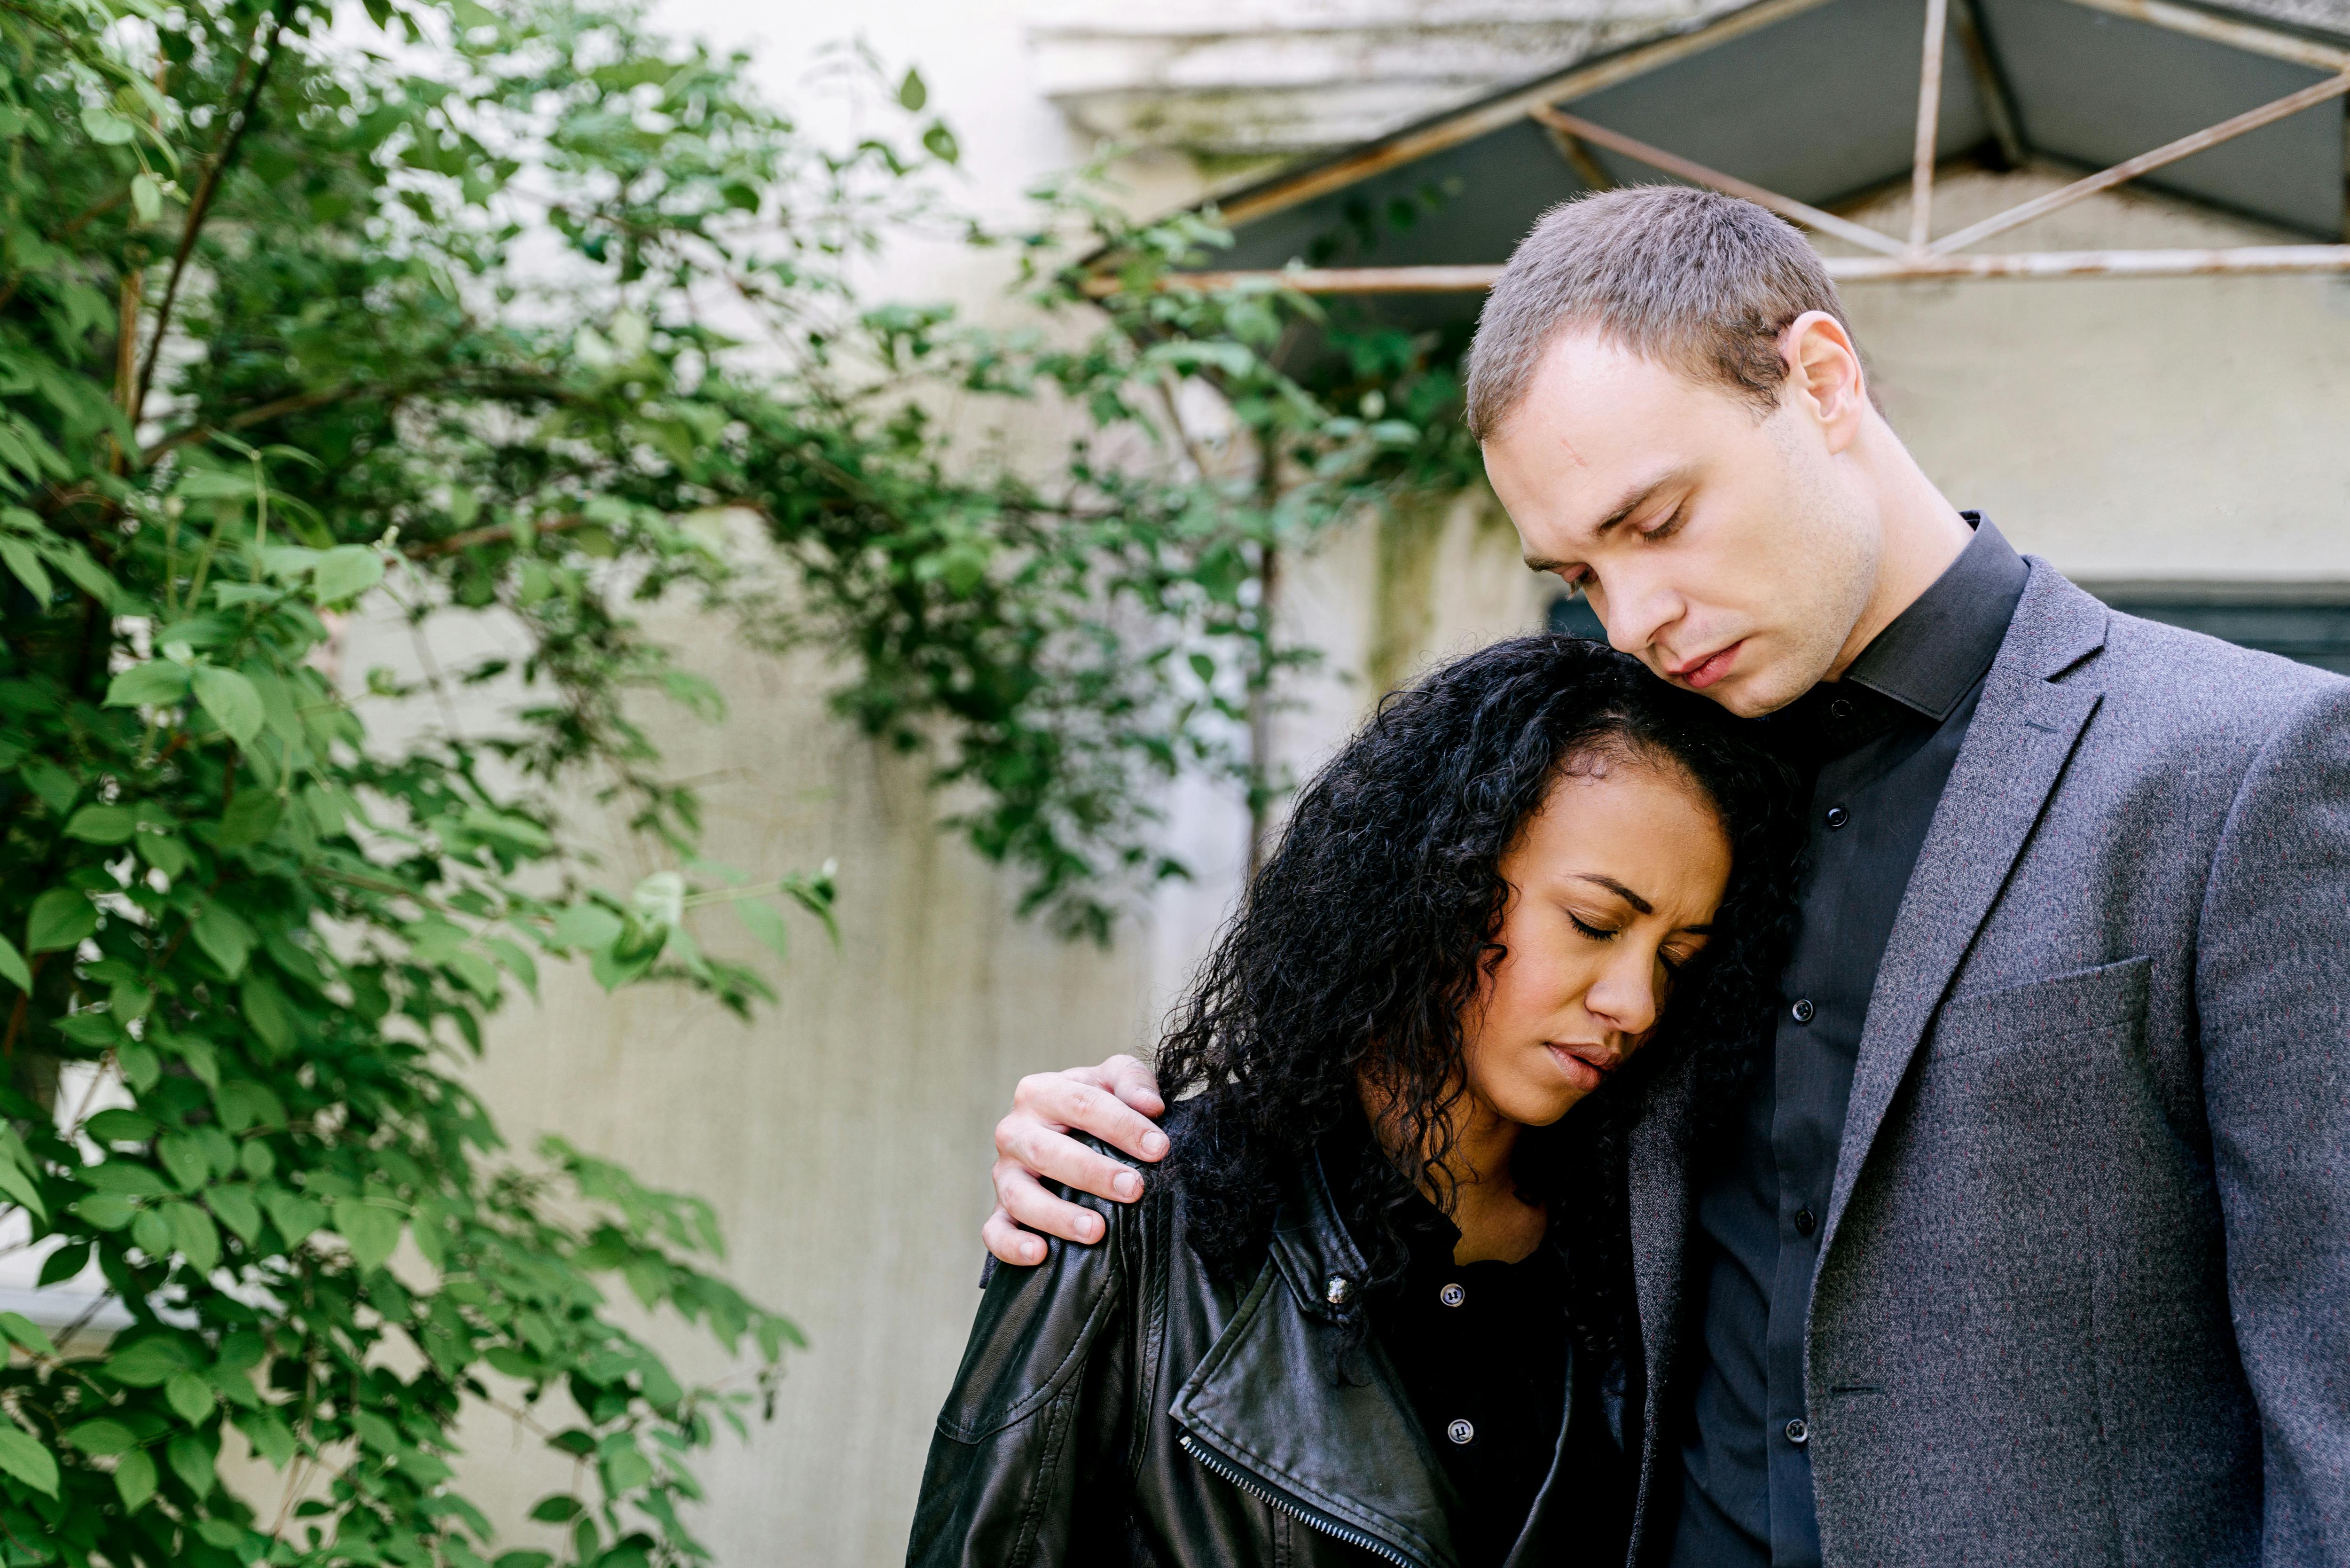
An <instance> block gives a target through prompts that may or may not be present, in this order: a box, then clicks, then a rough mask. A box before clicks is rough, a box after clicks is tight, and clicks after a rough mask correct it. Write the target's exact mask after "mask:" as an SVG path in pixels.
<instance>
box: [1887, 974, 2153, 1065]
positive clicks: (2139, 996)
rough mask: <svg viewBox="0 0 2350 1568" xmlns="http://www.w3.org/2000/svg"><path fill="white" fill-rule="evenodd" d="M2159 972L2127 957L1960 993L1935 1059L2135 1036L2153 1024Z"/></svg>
mask: <svg viewBox="0 0 2350 1568" xmlns="http://www.w3.org/2000/svg"><path fill="white" fill-rule="evenodd" d="M2153 970H2154V961H2153V960H2152V959H2147V958H2127V959H2123V960H2121V961H2119V962H2116V963H2106V964H2099V965H2097V966H2096V967H2095V968H2094V969H2076V970H2074V971H2070V972H2068V973H2065V974H2053V975H2050V976H2049V977H2048V978H2047V979H2045V980H2033V981H2024V982H2023V983H2022V984H2021V985H2008V986H2001V987H1999V988H1998V989H1996V990H1992V991H1977V992H1967V993H1965V994H1963V995H1960V996H1954V997H1952V998H1951V999H1950V1001H1948V1002H1944V1003H1943V1004H1942V1007H1941V1011H1940V1012H1939V1013H1937V1014H1936V1016H1935V1019H1934V1028H1933V1034H1932V1037H1931V1044H1930V1046H1929V1052H1928V1054H1929V1056H1930V1057H1931V1059H1933V1060H1935V1061H1950V1060H1952V1059H1954V1058H1958V1057H1965V1056H1981V1055H1988V1054H1992V1053H1995V1052H2000V1051H2007V1050H2013V1049H2018V1048H2021V1047H2023V1046H2028V1045H2034V1044H2041V1043H2043V1042H2045V1041H2051V1040H2060V1039H2063V1038H2064V1037H2065V1036H2067V1035H2074V1034H2106V1033H2137V1031H2138V1030H2139V1029H2140V1028H2142V1027H2143V1026H2144V1024H2145V1022H2146V1003H2147V984H2148V982H2149V981H2150V979H2151V977H2152V974H2153Z"/></svg>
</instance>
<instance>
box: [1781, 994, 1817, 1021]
mask: <svg viewBox="0 0 2350 1568" xmlns="http://www.w3.org/2000/svg"><path fill="white" fill-rule="evenodd" d="M1787 1011H1788V1012H1790V1013H1792V1014H1794V1019H1795V1022H1796V1023H1810V1022H1811V1021H1812V1019H1813V1017H1814V1015H1815V1014H1817V1013H1818V1012H1819V1009H1818V1008H1816V1007H1814V1006H1813V1005H1812V999H1811V998H1810V997H1808V996H1799V997H1797V998H1795V1005H1794V1006H1793V1007H1791V1008H1789V1009H1787Z"/></svg>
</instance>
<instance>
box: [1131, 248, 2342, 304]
mask: <svg viewBox="0 0 2350 1568" xmlns="http://www.w3.org/2000/svg"><path fill="white" fill-rule="evenodd" d="M1825 261H1826V265H1827V270H1828V275H1829V276H1831V277H1833V278H1835V280H1836V281H1837V282H1839V283H1905V282H1916V281H1921V280H1932V279H1963V278H2058V277H2117V278H2118V277H2219V276H2253V275H2281V274H2293V273H2350V244H2345V245H2235V246H2229V247H2223V248H2220V249H2217V250H2168V251H2131V250H2106V251H2021V252H2016V253H2013V254H2003V255H1979V256H1957V255H1938V254H1932V253H1929V254H1924V255H1917V254H1900V255H1892V256H1884V257H1877V256H1829V257H1827V258H1825ZM1501 275H1502V268H1501V267H1500V266H1499V265H1491V264H1489V265H1481V266H1361V267H1289V268H1284V269H1282V270H1279V271H1247V272H1183V273H1170V274H1168V275H1166V276H1164V277H1163V278H1161V279H1160V280H1159V287H1161V288H1170V289H1172V288H1196V289H1201V290H1203V291H1206V292H1210V293H1215V292H1220V291H1222V290H1224V289H1230V288H1242V287H1249V286H1255V287H1262V288H1284V289H1292V290H1295V292H1297V293H1299V294H1482V293H1483V292H1484V291H1485V290H1487V289H1489V288H1491V287H1492V286H1493V284H1494V282H1495V280H1497V279H1498V278H1500V276H1501ZM1085 291H1086V293H1087V294H1089V295H1092V296H1096V297H1100V296H1105V295H1111V294H1116V293H1117V292H1118V279H1116V278H1115V277H1098V278H1092V279H1089V280H1087V283H1086V286H1085Z"/></svg>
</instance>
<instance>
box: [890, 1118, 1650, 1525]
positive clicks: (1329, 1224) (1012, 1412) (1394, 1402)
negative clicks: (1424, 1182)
mask: <svg viewBox="0 0 2350 1568" xmlns="http://www.w3.org/2000/svg"><path fill="white" fill-rule="evenodd" d="M1178 1111H1179V1117H1178V1119H1180V1107H1178ZM1178 1136H1180V1133H1179V1134H1178ZM1096 1147H1100V1146H1098V1145H1097V1146H1096ZM1174 1187H1175V1183H1173V1182H1172V1181H1169V1180H1165V1179H1156V1180H1151V1181H1149V1188H1148V1192H1147V1195H1146V1196H1145V1197H1144V1198H1143V1199H1142V1200H1141V1201H1139V1202H1138V1203H1135V1204H1131V1205H1120V1204H1111V1203H1107V1202H1103V1201H1100V1200H1098V1199H1090V1198H1079V1199H1078V1200H1079V1201H1082V1202H1085V1203H1087V1204H1089V1205H1090V1206H1092V1207H1093V1208H1094V1209H1096V1210H1097V1211H1098V1212H1100V1213H1101V1214H1102V1215H1103V1216H1104V1218H1105V1219H1106V1220H1107V1225H1108V1234H1107V1238H1106V1239H1105V1240H1104V1241H1102V1242H1101V1243H1100V1244H1098V1245H1096V1246H1093V1247H1075V1246H1070V1245H1068V1244H1066V1243H1065V1242H1060V1241H1054V1242H1051V1243H1050V1251H1049V1253H1048V1255H1047V1257H1046V1259H1045V1262H1043V1263H1040V1264H1038V1265H1036V1266H1035V1267H1033V1268H1013V1267H1010V1266H1000V1267H997V1268H996V1269H995V1270H994V1272H993V1278H992V1280H991V1281H990V1282H989V1283H988V1286H987V1290H986V1293H985V1297H984V1300H983V1303H982V1305H981V1307H980V1311H979V1321H978V1323H977V1324H975V1325H974V1326H973V1328H972V1336H971V1345H970V1347H969V1349H968V1350H966V1351H965V1352H964V1355H963V1362H962V1370H961V1371H960V1372H959V1373H958V1374H957V1375H956V1377H955V1384H954V1390H953V1392H952V1393H951V1394H950V1395H949V1396H948V1397H947V1402H946V1407H945V1408H944V1409H943V1410H942V1411H941V1412H940V1415H939V1421H938V1431H937V1435H936V1436H935V1437H934V1438H933V1439H932V1441H931V1456H930V1463H929V1465H928V1467H927V1468H926V1469H925V1470H924V1472H923V1476H922V1492H921V1500H920V1503H919V1504H918V1506H917V1508H916V1511H915V1516H914V1532H913V1543H912V1546H911V1548H910V1551H909V1552H908V1554H907V1563H908V1564H909V1568H1007V1565H1011V1564H1021V1565H1026V1564H1065V1563H1066V1564H1077V1565H1083V1568H1113V1565H1120V1564H1128V1565H1133V1568H1142V1565H1144V1564H1148V1565H1149V1568H1255V1565H1260V1564H1261V1565H1263V1568H1274V1565H1275V1564H1278V1565H1280V1568H1326V1565H1335V1564H1340V1563H1344V1564H1348V1565H1351V1568H1365V1565H1367V1564H1377V1563H1395V1564H1402V1565H1405V1568H1459V1564H1460V1558H1459V1555H1458V1553H1457V1552H1456V1551H1455V1548H1454V1543H1453V1533H1452V1530H1451V1526H1450V1524H1449V1522H1448V1511H1449V1510H1450V1509H1451V1508H1453V1507H1454V1506H1456V1502H1455V1494H1454V1492H1453V1489H1452V1486H1451V1481H1450V1480H1449V1479H1448V1478H1447V1477H1446V1476H1445V1474H1444V1471H1443V1468H1442V1466H1441V1465H1440V1462H1439V1461H1438V1459H1437V1457H1436V1455H1435V1454H1434V1453H1433V1452H1432V1451H1431V1449H1430V1444H1429V1439H1428V1438H1427V1435H1426V1432H1425V1430H1424V1428H1422V1427H1421V1425H1420V1422H1419V1419H1418V1417H1416V1416H1415V1415H1414V1413H1413V1410H1412V1407H1411V1403H1410V1400H1409V1398H1408V1397H1406V1395H1405V1394H1404V1392H1403V1388H1402V1385H1401V1383H1400V1382H1399V1379H1398V1377H1397V1375H1396V1371H1395V1368H1394V1366H1393V1365H1392V1364H1391V1363H1390V1362H1389V1360H1388V1356H1387V1355H1386V1354H1385V1353H1384V1351H1382V1350H1381V1349H1380V1347H1379V1345H1378V1341H1377V1339H1376V1337H1375V1338H1374V1339H1373V1340H1372V1342H1371V1343H1370V1345H1368V1346H1367V1356H1368V1361H1369V1366H1370V1373H1371V1376H1369V1378H1368V1380H1367V1381H1366V1382H1350V1383H1349V1384H1347V1385H1345V1386H1342V1385H1340V1384H1338V1383H1337V1382H1336V1381H1335V1380H1334V1379H1333V1378H1332V1377H1331V1376H1330V1366H1331V1350H1332V1338H1333V1336H1334V1335H1336V1334H1337V1333H1338V1332H1339V1331H1338V1329H1337V1327H1336V1316H1337V1314H1336V1312H1335V1311H1334V1310H1333V1307H1332V1305H1331V1302H1330V1298H1331V1297H1332V1296H1333V1295H1336V1296H1337V1297H1338V1298H1340V1299H1341V1300H1342V1301H1343V1300H1347V1299H1349V1298H1351V1296H1352V1295H1353V1294H1354V1293H1355V1292H1356V1291H1357V1284H1356V1282H1357V1281H1359V1280H1361V1279H1362V1277H1363V1274H1364V1263H1363V1259H1362V1256H1361V1254H1360V1253H1359V1252H1358V1251H1357V1249H1356V1247H1355V1243H1354V1241H1353V1240H1352V1238H1351V1237H1350V1236H1349V1235H1348V1234H1347V1230H1346V1228H1345V1226H1344V1224H1343V1223H1342V1222H1341V1221H1340V1220H1339V1217H1338V1214H1337V1211H1336V1208H1335V1207H1334V1205H1333V1204H1332V1202H1331V1199H1330V1195H1329V1191H1328V1189H1327V1186H1326V1183H1325V1182H1324V1180H1323V1178H1322V1173H1321V1171H1320V1169H1319V1168H1318V1167H1317V1168H1315V1169H1313V1170H1310V1171H1306V1172H1304V1173H1301V1176H1300V1178H1299V1179H1297V1180H1295V1182H1293V1183H1292V1188H1291V1191H1290V1193H1289V1195H1288V1197H1287V1198H1285V1199H1284V1203H1283V1205H1282V1207H1281V1210H1279V1212H1278V1214H1277V1216H1276V1219H1275V1222H1274V1235H1273V1240H1272V1244H1271V1246H1270V1247H1269V1248H1268V1249H1267V1256H1266V1259H1265V1262H1264V1266H1263V1268H1262V1269H1261V1270H1259V1271H1258V1272H1257V1274H1256V1277H1255V1278H1254V1280H1253V1281H1252V1282H1250V1283H1249V1285H1248V1286H1247V1288H1246V1289H1244V1290H1236V1289H1235V1288H1233V1287H1232V1286H1230V1285H1227V1284H1225V1283H1222V1282H1219V1281H1217V1280H1215V1279H1213V1278H1212V1277H1211V1276H1210V1274H1209V1273H1208V1272H1207V1270H1206V1269H1205V1268H1204V1266H1203V1265H1202V1264H1201V1262H1200V1261H1199V1258H1198V1256H1197V1255H1196V1254H1195V1253H1194V1252H1193V1251H1192V1250H1191V1248H1190V1247H1189V1246H1187V1245H1185V1244H1184V1241H1183V1238H1182V1230H1181V1227H1182V1224H1183V1214H1182V1202H1181V1198H1180V1194H1179V1193H1177V1192H1176V1191H1174V1190H1173V1189H1174ZM1572 1381H1573V1377H1572V1366H1570V1368H1569V1382H1570V1386H1571V1385H1572ZM1569 1418H1570V1419H1575V1418H1577V1417H1576V1416H1575V1415H1570V1417H1569ZM1585 1418H1587V1417H1585ZM1567 1451H1568V1445H1567V1444H1566V1443H1565V1442H1564V1441H1562V1442H1561V1443H1560V1445H1559V1449H1558V1452H1559V1453H1560V1454H1562V1455H1564V1454H1565V1453H1566V1452H1567ZM1565 1469H1566V1467H1565V1463H1564V1461H1562V1460H1554V1462H1553V1465H1552V1469H1551V1472H1550V1476H1549V1479H1548V1480H1547V1481H1546V1482H1545V1483H1544V1488H1543V1490H1542V1493H1541V1496H1540V1499H1539V1501H1537V1503H1536V1505H1535V1508H1534V1516H1533V1518H1532V1520H1531V1521H1530V1522H1529V1525H1528V1528H1527V1530H1526V1532H1525V1534H1524V1535H1523V1537H1521V1539H1520V1540H1519V1542H1518V1546H1517V1549H1516V1550H1515V1551H1514V1552H1513V1553H1512V1555H1511V1558H1510V1563H1511V1564H1512V1565H1513V1568H1519V1565H1525V1568H1534V1565H1536V1564H1540V1565H1542V1568H1559V1565H1562V1564H1566V1563H1584V1562H1587V1561H1588V1562H1599V1561H1606V1562H1607V1563H1611V1564H1612V1563H1621V1562H1622V1561H1623V1554H1622V1553H1623V1542H1622V1538H1621V1535H1620V1534H1614V1538H1613V1539H1612V1540H1609V1539H1606V1537H1607V1536H1608V1535H1610V1534H1613V1533H1614V1532H1608V1531H1606V1530H1602V1531H1600V1532H1598V1534H1599V1536H1600V1539H1593V1532H1592V1530H1591V1529H1590V1526H1589V1521H1588V1516H1587V1515H1586V1522H1585V1525H1584V1527H1583V1528H1582V1529H1578V1528H1577V1517H1576V1516H1577V1514H1578V1513H1579V1512H1582V1510H1580V1509H1578V1507H1577V1501H1578V1495H1577V1494H1578V1492H1580V1491H1581V1490H1582V1489H1583V1488H1584V1487H1585V1486H1586V1485H1587V1484H1588V1483H1587V1479H1586V1478H1580V1477H1577V1476H1575V1475H1571V1474H1567V1473H1565ZM1603 1512H1610V1513H1612V1512H1613V1511H1612V1510H1603Z"/></svg>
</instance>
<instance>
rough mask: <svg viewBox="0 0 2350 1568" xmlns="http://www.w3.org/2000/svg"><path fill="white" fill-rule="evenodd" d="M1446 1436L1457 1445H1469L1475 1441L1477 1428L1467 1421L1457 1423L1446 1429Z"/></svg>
mask: <svg viewBox="0 0 2350 1568" xmlns="http://www.w3.org/2000/svg"><path fill="white" fill-rule="evenodd" d="M1444 1435H1445V1436H1446V1437H1448V1438H1451V1439H1452V1440H1453V1441H1454V1442H1456V1443H1467V1442H1471V1441H1472V1440H1474V1439H1475V1438H1476V1436H1477V1428H1474V1427H1472V1426H1471V1425H1470V1424H1469V1423H1468V1422H1466V1421H1455V1422H1453V1423H1452V1424H1451V1426H1448V1427H1446V1428H1444Z"/></svg>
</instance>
